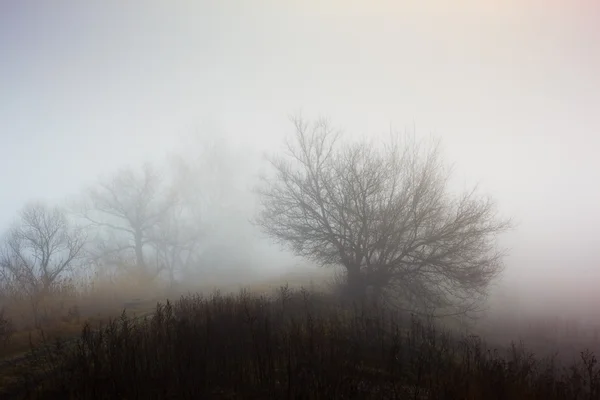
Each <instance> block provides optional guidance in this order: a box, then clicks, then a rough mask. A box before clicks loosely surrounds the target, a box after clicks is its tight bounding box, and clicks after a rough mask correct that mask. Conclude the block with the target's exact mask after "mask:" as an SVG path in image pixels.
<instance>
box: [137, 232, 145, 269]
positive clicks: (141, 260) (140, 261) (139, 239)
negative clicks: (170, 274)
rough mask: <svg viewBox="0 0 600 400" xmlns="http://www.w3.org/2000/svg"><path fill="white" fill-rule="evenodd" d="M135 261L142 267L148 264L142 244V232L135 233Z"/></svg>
mask: <svg viewBox="0 0 600 400" xmlns="http://www.w3.org/2000/svg"><path fill="white" fill-rule="evenodd" d="M135 261H136V263H137V266H138V267H140V268H145V267H146V264H145V263H144V249H143V244H142V233H141V232H136V234H135Z"/></svg>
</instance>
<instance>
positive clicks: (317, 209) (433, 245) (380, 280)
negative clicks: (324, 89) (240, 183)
mask: <svg viewBox="0 0 600 400" xmlns="http://www.w3.org/2000/svg"><path fill="white" fill-rule="evenodd" d="M293 122H294V127H295V135H294V136H293V140H288V141H287V142H286V153H285V155H280V156H275V157H270V158H269V161H270V163H271V165H272V167H273V168H272V172H273V173H272V174H271V175H270V176H266V177H264V179H263V184H262V185H260V186H259V188H258V194H259V195H260V198H261V211H260V213H259V215H258V217H257V218H256V222H257V223H258V225H260V226H261V227H262V228H263V229H264V231H265V232H266V233H267V234H268V235H270V236H271V237H272V238H274V239H275V240H277V241H278V242H280V243H281V244H283V245H284V246H287V247H288V248H289V249H291V250H292V251H293V252H294V253H295V254H296V255H299V256H304V257H307V258H309V259H310V260H312V261H314V262H316V263H318V264H320V265H323V266H325V265H330V266H331V265H341V266H343V268H344V270H345V272H346V278H347V286H346V289H347V293H348V294H350V295H351V296H353V298H356V297H361V296H364V295H365V293H366V292H367V289H368V288H369V287H370V288H372V289H373V290H374V292H375V294H376V295H378V296H381V295H384V294H385V295H387V296H386V298H388V299H389V298H391V297H396V298H398V299H400V300H402V302H403V304H411V308H412V309H413V310H427V312H432V311H433V310H440V309H446V310H447V309H448V307H451V308H452V307H456V308H454V310H453V311H454V312H456V311H457V310H459V312H465V311H467V310H468V309H471V307H472V306H473V305H474V304H476V302H475V299H480V298H481V296H484V295H485V294H486V292H487V288H488V285H489V284H490V282H491V281H492V279H493V278H494V277H496V276H497V275H498V274H499V273H500V272H501V270H502V252H501V251H499V250H498V249H497V245H496V238H497V236H498V234H500V233H501V232H503V231H505V230H506V229H507V228H508V227H509V222H508V221H506V220H502V219H500V218H499V217H498V216H497V213H496V210H495V206H494V203H493V202H492V200H491V199H490V198H487V197H482V196H479V195H477V193H476V191H475V190H471V191H467V192H465V193H462V194H458V195H456V194H452V193H451V192H450V190H449V188H448V183H449V177H450V170H449V169H448V168H446V167H445V165H444V164H443V162H442V160H441V155H440V147H439V142H432V143H430V144H429V145H428V143H427V142H424V141H419V140H417V139H415V137H414V135H413V136H409V135H390V140H389V141H388V142H384V143H382V142H365V141H362V142H353V143H343V142H342V140H341V134H340V132H339V131H336V130H335V129H333V128H332V127H331V125H330V124H329V123H328V122H327V121H326V120H317V121H316V122H313V123H309V122H306V121H305V120H303V119H301V118H295V119H293ZM355 296H356V297H355ZM396 304H398V303H396Z"/></svg>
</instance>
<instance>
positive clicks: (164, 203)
mask: <svg viewBox="0 0 600 400" xmlns="http://www.w3.org/2000/svg"><path fill="white" fill-rule="evenodd" d="M177 203H178V198H177V195H176V193H174V192H173V191H171V190H170V188H169V187H168V186H167V185H166V184H165V180H164V178H163V176H162V175H161V174H160V173H159V172H158V171H157V169H156V168H155V167H153V166H152V165H151V164H145V165H144V166H143V167H142V168H141V169H140V170H139V171H137V170H135V169H133V168H123V169H121V170H119V171H118V172H117V173H116V174H114V175H113V176H111V177H110V178H108V179H104V180H101V181H100V182H99V183H98V184H97V185H96V186H95V187H92V188H90V189H89V190H88V191H87V193H86V196H85V198H84V201H83V202H82V203H81V205H80V207H79V209H78V211H79V212H78V214H79V215H80V216H81V217H83V219H84V220H85V221H87V223H88V227H89V228H92V229H94V228H95V232H96V234H97V236H96V242H95V245H96V246H95V248H93V249H92V250H91V252H92V255H93V256H95V257H97V258H103V257H104V258H112V259H119V258H125V259H127V258H130V257H131V256H133V260H134V262H135V265H136V266H137V267H139V268H141V269H143V270H145V271H146V272H149V273H151V274H155V275H156V274H158V273H159V272H160V264H156V263H154V262H152V264H153V268H151V263H149V262H148V260H147V259H146V258H147V250H148V249H150V248H151V245H155V243H153V240H155V239H156V238H157V237H159V236H160V235H158V233H157V231H158V230H160V227H161V226H163V225H164V224H165V220H166V219H168V218H169V217H170V216H171V213H172V212H173V209H174V208H175V207H176V205H177Z"/></svg>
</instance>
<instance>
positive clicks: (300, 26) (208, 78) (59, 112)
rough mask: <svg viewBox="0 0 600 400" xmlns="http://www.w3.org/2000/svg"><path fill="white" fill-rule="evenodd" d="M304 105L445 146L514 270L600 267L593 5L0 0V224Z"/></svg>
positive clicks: (579, 274)
mask: <svg viewBox="0 0 600 400" xmlns="http://www.w3.org/2000/svg"><path fill="white" fill-rule="evenodd" d="M409 4H413V5H409ZM415 4H418V6H415ZM299 110H302V111H303V113H304V114H306V115H308V116H315V115H318V114H323V115H326V116H329V117H330V118H331V120H332V122H333V123H334V124H336V125H340V126H341V127H343V128H345V129H346V130H348V131H349V133H353V134H383V133H386V132H387V131H388V130H389V128H390V125H391V126H392V127H393V128H396V129H400V130H404V129H412V127H413V126H414V127H416V132H417V134H419V135H428V134H431V133H433V134H435V135H437V136H440V137H441V138H442V139H443V143H444V145H445V156H446V157H447V159H448V161H449V162H454V163H456V168H457V169H456V176H457V177H458V178H460V179H463V180H464V181H465V182H467V183H469V184H470V183H474V182H479V183H480V185H481V189H482V190H483V191H484V192H487V193H490V194H492V195H493V196H495V198H496V199H497V201H498V205H499V208H500V210H501V211H502V212H503V213H504V214H505V215H509V216H512V217H514V219H515V222H517V223H518V225H517V230H516V231H515V232H513V233H512V234H511V236H510V238H507V239H506V240H507V243H508V244H509V245H510V246H511V248H512V250H511V251H512V252H511V256H510V258H509V259H508V262H509V267H510V268H511V270H510V271H511V272H512V273H513V276H517V275H516V271H518V274H519V275H518V276H524V275H523V274H525V275H526V274H528V273H529V274H531V275H533V274H537V273H539V271H542V270H543V271H546V273H545V276H546V277H547V278H548V279H555V280H556V279H557V278H553V276H555V275H553V274H555V272H556V271H565V270H568V271H570V272H572V274H569V277H568V278H565V277H564V276H561V277H560V282H561V283H562V284H564V285H569V284H570V285H571V286H573V285H579V284H580V283H581V282H584V281H585V282H588V283H589V280H590V278H589V277H590V276H592V275H593V273H594V271H595V270H596V271H599V272H600V228H599V227H600V157H599V156H598V152H599V151H600V3H597V2H594V1H592V0H590V1H577V0H575V1H567V0H563V1H549V0H546V1H537V2H534V1H528V0H525V1H516V0H511V1H506V0H502V1H500V0H495V1H492V0H479V1H459V0H456V1H445V2H444V1H441V0H440V1H423V0H420V1H413V2H403V1H378V0H373V1H369V2H367V1H360V2H359V1H349V0H345V1H342V0H320V1H316V0H313V1H306V0H305V1H299V0H298V1H295V0H293V1H292V0H278V1H260V0H253V1H225V0H221V1H175V0H169V1H166V0H165V1H148V0H145V1H127V2H123V1H116V0H115V1H91V0H90V1H69V2H67V1H59V0H56V1H17V0H2V1H0V178H1V182H2V190H1V192H0V224H1V225H2V226H6V225H7V224H8V223H9V222H10V221H11V220H12V218H14V216H15V214H16V212H17V210H18V209H19V208H20V207H21V206H22V205H23V203H24V202H25V201H27V200H30V199H32V198H42V199H50V200H60V199H62V198H63V197H65V196H67V195H72V194H74V193H77V192H78V191H79V190H80V189H81V188H82V186H83V185H84V184H87V183H90V182H92V181H93V180H94V179H96V177H97V176H98V174H100V173H106V172H110V171H111V170H113V169H115V168H116V167H118V166H120V165H122V164H124V163H130V164H134V165H135V164H136V163H138V162H140V161H142V160H146V159H152V158H157V157H161V156H163V155H164V154H165V152H166V151H167V150H169V149H174V148H176V147H177V140H178V137H179V135H182V134H186V133H189V132H191V131H193V130H202V129H204V131H203V132H205V133H208V134H211V133H212V132H221V133H227V134H228V135H229V136H230V138H231V139H232V140H234V141H236V142H238V144H240V143H241V144H242V146H244V147H245V148H246V149H248V151H254V150H256V151H257V152H258V151H260V150H261V149H264V148H276V146H277V145H278V144H279V143H280V142H281V139H282V137H283V135H284V134H286V133H289V131H290V128H291V125H290V124H289V121H288V116H289V115H290V114H292V113H295V112H297V111H299ZM207 126H210V127H212V128H210V129H207V128H206V127H207ZM213 128H214V129H213ZM209 131H210V132H209ZM188 150H189V149H188ZM590 274H592V275H590ZM556 276H557V275H556ZM595 276H596V277H600V274H596V275H595ZM569 282H571V283H569Z"/></svg>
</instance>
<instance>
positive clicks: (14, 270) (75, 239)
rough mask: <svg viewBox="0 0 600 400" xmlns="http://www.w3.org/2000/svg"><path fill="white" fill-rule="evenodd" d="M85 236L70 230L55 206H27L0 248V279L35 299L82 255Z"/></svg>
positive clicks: (77, 231)
mask: <svg viewBox="0 0 600 400" xmlns="http://www.w3.org/2000/svg"><path fill="white" fill-rule="evenodd" d="M85 240H86V237H85V234H84V232H83V231H82V230H81V229H78V228H72V227H71V226H70V225H69V221H68V220H67V217H66V215H65V213H64V212H63V211H62V210H61V209H60V208H58V207H50V206H47V205H45V204H43V203H30V204H28V205H27V206H25V207H24V208H23V210H22V211H21V214H20V219H19V221H18V222H17V223H16V224H15V225H14V227H13V228H12V229H10V230H9V232H8V234H7V236H6V240H5V242H4V243H3V244H2V247H1V249H0V268H1V269H2V273H3V275H4V278H5V279H7V280H8V281H10V282H12V283H13V284H15V285H16V286H17V290H19V291H23V292H25V293H26V294H27V295H29V296H31V297H32V298H35V299H38V298H40V297H43V296H44V295H46V294H48V293H49V291H50V290H51V288H52V285H53V284H54V283H55V282H56V281H57V280H58V279H59V278H60V277H61V276H63V275H64V274H65V273H66V272H68V271H69V270H70V269H71V268H72V267H74V265H75V263H76V262H77V261H78V260H79V259H80V257H81V256H82V248H83V246H84V244H85Z"/></svg>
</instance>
